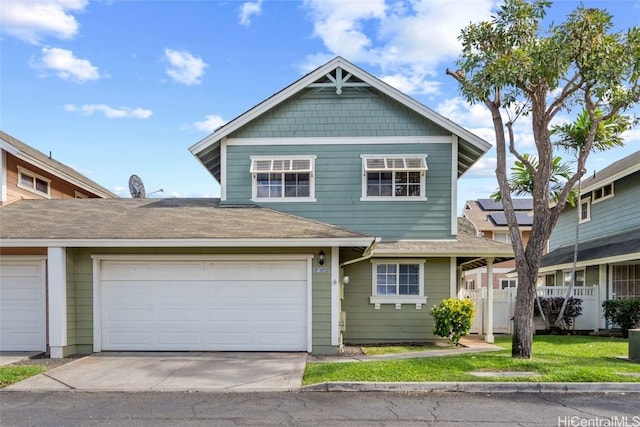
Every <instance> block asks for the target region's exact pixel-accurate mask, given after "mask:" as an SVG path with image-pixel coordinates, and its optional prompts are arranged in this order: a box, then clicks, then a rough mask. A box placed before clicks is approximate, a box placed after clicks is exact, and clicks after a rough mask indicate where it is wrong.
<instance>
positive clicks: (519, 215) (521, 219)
mask: <svg viewBox="0 0 640 427" xmlns="http://www.w3.org/2000/svg"><path fill="white" fill-rule="evenodd" d="M489 219H490V220H491V222H493V223H494V224H495V225H498V226H505V227H506V226H507V225H508V223H507V217H506V215H505V214H504V213H502V212H496V213H492V214H490V215H489ZM516 219H517V221H518V225H533V215H529V214H528V213H525V212H516Z"/></svg>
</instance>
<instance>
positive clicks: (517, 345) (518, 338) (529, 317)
mask: <svg viewBox="0 0 640 427" xmlns="http://www.w3.org/2000/svg"><path fill="white" fill-rule="evenodd" d="M517 261H518V266H517V267H518V268H517V271H518V290H517V292H516V307H515V314H514V319H513V320H514V322H513V336H512V343H511V344H512V347H511V356H512V357H517V358H523V359H529V358H531V345H532V341H533V330H534V329H533V306H534V303H535V299H536V280H537V268H536V269H535V270H536V271H535V272H533V271H531V268H530V267H531V266H529V265H528V264H527V263H525V262H519V261H521V260H517Z"/></svg>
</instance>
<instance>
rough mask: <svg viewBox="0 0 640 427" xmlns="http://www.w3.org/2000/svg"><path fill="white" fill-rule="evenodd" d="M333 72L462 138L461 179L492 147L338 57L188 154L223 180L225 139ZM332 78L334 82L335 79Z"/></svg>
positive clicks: (237, 118) (209, 137)
mask: <svg viewBox="0 0 640 427" xmlns="http://www.w3.org/2000/svg"><path fill="white" fill-rule="evenodd" d="M334 70H340V73H343V72H346V73H347V74H350V75H352V76H355V78H356V79H357V82H354V83H351V84H353V85H366V86H371V87H372V88H374V89H375V90H377V91H380V92H381V93H383V94H385V95H387V96H389V97H390V98H392V99H394V100H395V101H397V102H399V103H401V104H403V105H404V106H406V107H408V108H409V109H410V110H412V111H414V112H416V113H418V114H419V115H421V116H423V117H425V118H426V119H428V120H431V121H432V122H434V123H436V124H437V125H439V126H441V127H442V128H444V129H446V130H447V131H449V132H451V133H452V134H454V135H457V136H458V137H459V138H460V140H459V145H458V151H459V153H458V176H461V175H462V174H463V173H464V172H465V171H466V170H467V169H469V168H470V167H471V166H472V165H473V164H474V163H475V162H476V160H478V158H480V156H482V155H483V154H484V153H486V152H487V151H488V150H489V149H490V148H491V144H489V143H488V142H487V141H485V140H484V139H482V138H480V137H478V136H477V135H475V134H473V133H471V132H470V131H468V130H467V129H465V128H463V127H462V126H460V125H458V124H457V123H454V122H452V121H451V120H449V119H447V118H446V117H444V116H442V115H440V114H438V113H436V112H435V111H433V110H432V109H430V108H428V107H426V106H425V105H423V104H421V103H420V102H418V101H416V100H415V99H413V98H411V97H409V96H407V95H405V94H404V93H402V92H400V91H399V90H397V89H395V88H394V87H392V86H390V85H388V84H387V83H385V82H383V81H382V80H380V79H378V78H377V77H375V76H373V75H372V74H369V73H368V72H366V71H364V70H363V69H361V68H359V67H357V66H355V65H354V64H352V63H351V62H349V61H347V60H345V59H344V58H341V57H339V56H338V57H336V58H334V59H332V60H331V61H329V62H327V63H326V64H324V65H322V66H320V67H318V68H316V69H315V70H314V71H311V72H310V73H308V74H307V75H305V76H303V77H302V78H300V79H299V80H297V81H296V82H294V83H292V84H291V85H289V86H287V87H286V88H284V89H282V90H281V91H280V92H277V93H276V94H274V95H272V96H271V97H269V98H267V99H266V100H264V101H262V102H261V103H259V104H258V105H256V106H254V107H253V108H251V109H250V110H248V111H246V112H245V113H243V114H241V115H240V116H238V117H236V118H235V119H233V120H231V121H230V122H228V123H226V124H225V125H223V126H221V127H220V128H218V129H217V130H215V131H214V132H213V133H212V134H210V135H209V136H207V137H205V138H204V139H202V140H200V141H199V142H197V143H196V144H194V145H193V146H191V147H190V148H189V151H191V153H192V154H193V155H194V156H196V157H197V158H198V159H199V160H200V161H201V162H202V163H203V165H205V167H207V166H208V167H207V169H209V170H210V171H211V172H212V174H213V176H214V177H215V178H216V179H217V180H218V181H220V142H221V141H222V139H223V138H225V137H226V136H228V135H230V134H231V133H233V132H234V131H236V130H238V129H240V128H241V127H243V126H244V125H246V124H247V123H249V122H250V121H252V120H254V119H256V118H257V117H259V116H260V115H262V114H263V113H265V112H267V111H269V110H270V109H272V108H274V107H275V106H277V105H278V104H281V103H282V102H284V101H286V100H287V99H289V98H291V97H292V96H294V95H296V94H297V93H299V92H300V91H302V90H304V89H306V88H309V87H314V86H315V87H317V86H319V85H326V84H327V83H324V81H325V80H326V79H327V74H329V73H331V72H333V71H334ZM341 75H342V74H341ZM330 79H331V80H335V79H334V78H333V77H331V78H330ZM331 84H333V83H331ZM337 90H341V88H340V87H337ZM205 157H206V158H205Z"/></svg>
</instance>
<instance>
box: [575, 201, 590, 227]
mask: <svg viewBox="0 0 640 427" xmlns="http://www.w3.org/2000/svg"><path fill="white" fill-rule="evenodd" d="M582 205H587V216H586V217H584V218H583V217H582ZM578 209H579V210H580V211H579V217H578V219H579V221H578V223H579V224H582V223H585V222H589V221H591V197H584V198H582V199H580V204H579V205H578Z"/></svg>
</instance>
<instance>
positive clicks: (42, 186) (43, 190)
mask: <svg viewBox="0 0 640 427" xmlns="http://www.w3.org/2000/svg"><path fill="white" fill-rule="evenodd" d="M18 187H20V188H22V189H25V190H28V191H31V192H32V193H35V194H38V195H40V196H43V197H46V198H50V197H51V180H49V179H47V178H45V177H43V176H40V175H37V174H35V173H33V172H31V171H29V170H27V169H24V168H22V167H20V166H18Z"/></svg>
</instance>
